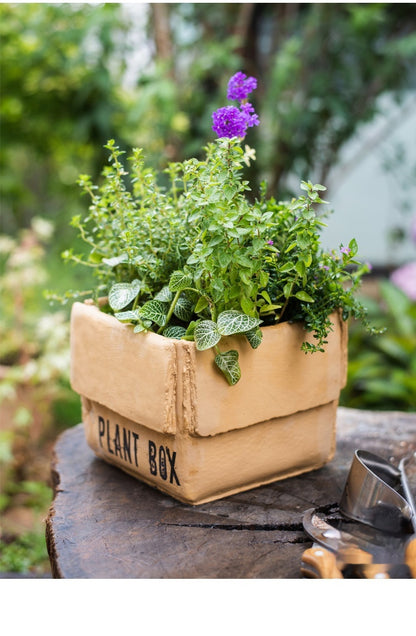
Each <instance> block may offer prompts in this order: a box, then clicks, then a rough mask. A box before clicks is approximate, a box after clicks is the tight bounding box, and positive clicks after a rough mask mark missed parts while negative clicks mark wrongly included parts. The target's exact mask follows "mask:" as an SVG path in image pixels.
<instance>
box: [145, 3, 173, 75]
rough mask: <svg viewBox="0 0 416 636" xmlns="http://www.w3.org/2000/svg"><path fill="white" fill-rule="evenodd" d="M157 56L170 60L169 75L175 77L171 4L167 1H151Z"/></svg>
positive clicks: (159, 58) (160, 58) (166, 60)
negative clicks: (170, 21)
mask: <svg viewBox="0 0 416 636" xmlns="http://www.w3.org/2000/svg"><path fill="white" fill-rule="evenodd" d="M150 6H151V9H152V18H153V28H154V40H155V45H156V58H157V59H158V60H161V61H163V62H168V66H169V75H170V76H171V77H172V78H173V76H174V66H173V45H172V37H171V32H170V24H169V6H168V4H167V3H166V2H160V3H155V2H152V3H151V5H150Z"/></svg>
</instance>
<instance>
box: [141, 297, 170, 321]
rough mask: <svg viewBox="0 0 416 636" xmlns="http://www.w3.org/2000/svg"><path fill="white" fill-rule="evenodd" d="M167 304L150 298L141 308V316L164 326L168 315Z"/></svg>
mask: <svg viewBox="0 0 416 636" xmlns="http://www.w3.org/2000/svg"><path fill="white" fill-rule="evenodd" d="M167 313H168V310H167V305H166V304H165V303H161V302H160V300H149V301H148V302H147V303H145V304H144V305H143V307H141V309H140V317H141V318H147V319H148V320H152V321H153V322H155V323H156V324H157V325H159V327H164V326H165V324H166V317H167Z"/></svg>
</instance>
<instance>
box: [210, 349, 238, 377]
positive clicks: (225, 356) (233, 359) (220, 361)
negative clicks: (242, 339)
mask: <svg viewBox="0 0 416 636" xmlns="http://www.w3.org/2000/svg"><path fill="white" fill-rule="evenodd" d="M215 364H216V365H217V367H218V368H219V369H220V371H222V372H223V374H224V375H225V377H226V378H227V382H228V384H230V385H231V386H232V385H233V384H237V382H238V381H239V379H240V378H241V369H240V365H239V364H238V351H235V350H234V349H231V350H230V351H225V352H224V353H218V354H217V355H216V356H215Z"/></svg>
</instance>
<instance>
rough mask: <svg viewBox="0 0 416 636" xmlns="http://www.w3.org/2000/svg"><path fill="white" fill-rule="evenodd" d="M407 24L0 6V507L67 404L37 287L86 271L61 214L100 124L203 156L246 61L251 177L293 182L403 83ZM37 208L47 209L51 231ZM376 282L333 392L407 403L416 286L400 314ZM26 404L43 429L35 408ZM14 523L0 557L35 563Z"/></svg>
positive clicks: (57, 344) (59, 351) (312, 175)
mask: <svg viewBox="0 0 416 636" xmlns="http://www.w3.org/2000/svg"><path fill="white" fill-rule="evenodd" d="M415 26H416V8H415V6H414V5H412V4H400V3H370V4H354V3H353V4H339V3H335V4H334V3H329V4H328V3H325V4H319V3H318V4H316V3H291V4H286V3H270V4H266V3H244V4H241V3H223V4H216V5H215V11H213V10H212V5H211V4H205V3H172V4H164V3H158V4H154V5H146V4H141V3H139V4H136V5H132V4H123V3H121V4H113V3H108V4H96V5H92V4H72V3H63V4H47V3H45V4H41V3H23V4H11V3H10V4H7V3H2V4H1V5H0V38H1V56H0V77H1V93H2V99H1V105H0V118H1V154H0V175H1V176H0V188H1V233H2V234H3V237H2V239H1V249H0V266H1V268H2V269H1V286H2V290H1V291H2V300H1V302H2V307H1V311H2V316H1V330H2V332H1V356H0V365H1V369H2V384H1V387H2V388H1V399H2V404H1V408H2V414H3V415H2V425H1V428H0V433H1V444H0V461H1V462H2V465H1V469H2V473H3V475H5V479H3V484H2V498H1V504H2V510H3V513H4V518H6V517H7V515H8V514H9V512H11V511H12V510H13V508H14V507H16V506H17V504H19V505H20V504H22V505H23V507H24V506H26V504H27V502H28V501H29V500H30V498H31V497H32V501H33V496H34V495H33V494H29V493H28V490H29V491H30V489H31V488H32V487H31V486H27V483H29V484H31V483H32V484H35V486H34V488H35V490H36V488H37V486H36V484H40V483H43V480H44V476H43V473H42V470H40V472H38V473H36V472H34V473H30V471H29V473H28V472H27V467H28V466H29V464H30V462H31V460H30V461H29V459H28V457H33V453H34V452H35V449H36V448H39V446H38V445H39V444H41V440H42V444H44V443H46V441H47V440H48V439H49V438H50V437H53V434H56V432H57V431H58V430H59V427H60V426H62V422H64V425H69V424H73V423H76V422H77V421H78V418H79V411H78V410H77V407H76V406H75V405H74V402H73V397H71V395H70V392H68V393H67V392H66V391H67V389H68V387H67V378H66V374H65V364H62V361H64V360H65V359H66V358H65V356H66V355H67V344H65V342H66V340H65V328H66V327H65V320H66V318H65V314H64V315H63V316H64V317H63V318H62V314H59V316H61V317H59V316H58V317H56V316H55V311H54V310H53V311H52V309H51V308H49V307H48V306H47V305H46V304H45V300H44V298H43V297H42V293H41V289H42V288H43V287H48V288H52V289H56V290H57V291H58V292H59V291H64V290H65V289H67V288H70V287H73V288H76V289H80V288H83V287H85V288H87V287H86V286H87V285H88V280H85V277H87V275H86V274H85V273H84V272H83V271H82V270H79V271H78V270H77V269H72V268H68V267H66V268H64V267H63V265H62V263H61V258H60V253H61V252H62V250H64V249H66V248H67V247H68V245H71V246H73V247H74V251H75V252H76V251H77V244H76V240H75V235H76V232H75V230H73V229H69V228H68V226H69V220H70V219H71V218H72V217H73V216H74V215H76V214H83V213H84V212H85V209H86V205H87V203H86V200H85V199H83V198H82V197H81V196H80V190H79V187H78V186H77V185H76V180H77V178H78V175H79V174H82V173H83V174H90V175H91V176H92V179H93V180H94V181H96V180H97V179H98V177H99V173H100V171H101V168H102V165H104V164H105V162H106V160H107V153H106V151H105V149H104V145H105V144H106V143H107V141H108V140H109V139H111V138H114V139H115V140H116V142H117V145H119V146H120V147H121V148H122V149H126V150H130V149H131V148H132V147H143V148H144V150H145V155H146V162H147V163H151V164H153V165H154V166H155V167H157V168H163V167H164V166H165V165H166V163H167V162H168V161H172V160H179V161H180V160H184V159H186V158H188V157H190V156H197V157H200V156H201V154H200V153H201V148H202V147H203V146H204V145H205V143H206V142H207V141H209V140H211V139H213V137H214V134H213V133H212V131H211V112H212V111H213V110H214V109H216V108H218V107H219V106H221V105H223V96H224V94H225V92H226V83H227V81H228V78H229V77H230V75H232V74H233V73H235V72H236V71H237V70H240V69H241V70H244V71H245V72H247V73H248V74H250V75H254V76H256V77H257V78H258V80H259V88H258V90H257V91H256V100H255V107H256V111H257V112H258V113H259V116H260V119H261V122H262V125H261V126H260V127H258V129H255V130H254V129H253V130H251V131H250V133H249V135H248V138H247V141H248V143H249V144H250V145H251V146H253V147H255V148H256V150H257V161H256V162H255V163H254V164H253V165H252V167H251V168H250V175H249V177H250V178H251V179H252V180H253V182H254V184H259V183H260V181H261V180H262V179H266V180H267V181H268V184H269V190H270V194H274V195H275V196H277V197H278V198H283V197H286V195H287V194H289V193H290V194H291V184H292V177H293V175H295V183H296V186H297V184H298V183H299V181H300V180H301V179H305V180H308V179H311V180H312V181H314V182H320V183H324V184H325V185H329V186H330V184H327V183H326V176H327V174H328V170H329V167H330V166H332V165H333V164H334V163H336V161H337V158H338V156H339V152H340V149H341V148H342V147H343V145H344V144H345V142H346V141H347V140H349V139H350V138H351V137H352V135H353V134H354V133H355V132H356V131H357V130H358V129H359V126H360V124H362V123H363V122H366V121H369V120H371V118H372V117H373V116H374V114H375V113H376V110H377V98H378V97H379V96H380V95H383V94H385V93H390V94H394V95H395V96H396V98H397V99H398V100H400V98H401V95H402V93H403V91H408V90H409V89H411V90H414V87H415V68H416V65H415V60H416V29H415ZM328 199H329V200H331V191H330V190H329V192H328ZM35 217H36V218H37V217H41V218H42V219H43V220H45V219H46V220H47V221H48V222H50V223H52V225H53V228H52V229H53V233H50V235H49V237H47V236H45V234H43V236H41V235H42V231H41V230H42V225H39V222H38V224H37V226H36V222H35V224H34V219H35ZM43 229H45V226H43ZM39 232H40V234H39ZM352 234H353V228H352ZM87 278H88V277H87ZM386 289H387V288H384V287H383V288H382V294H381V295H380V294H378V296H377V299H376V301H375V303H374V304H373V305H371V308H372V311H374V312H375V314H377V316H380V321H381V322H384V323H385V321H386V320H387V323H388V324H387V326H388V328H389V331H388V335H386V336H385V337H383V339H382V338H380V339H377V340H372V341H371V343H370V342H367V340H366V339H365V336H364V335H363V333H362V331H360V330H358V331H354V328H353V332H352V338H351V348H350V384H349V387H347V390H346V393H345V399H344V403H346V404H348V405H353V406H358V407H370V408H381V407H382V406H387V407H388V408H400V409H405V410H406V409H408V410H411V409H413V410H414V408H415V405H414V402H412V399H409V396H410V395H411V393H412V391H413V388H412V387H414V376H415V369H414V364H413V365H412V363H410V362H409V360H410V353H409V351H410V349H409V346H411V343H412V341H411V339H410V335H409V333H408V331H406V329H407V327H406V328H404V327H403V320H404V321H405V323H406V324H410V323H409V321H412V320H413V321H414V303H412V302H409V301H408V300H407V301H406V302H407V303H408V305H406V306H405V302H404V300H403V299H402V300H403V302H402V303H401V304H400V306H402V307H403V310H404V315H405V316H407V318H404V319H400V320H399V319H398V315H397V312H396V311H395V306H399V305H395V302H392V301H391V298H392V295H391V294H393V293H395V292H391V291H390V292H387V291H386ZM396 301H397V299H396ZM66 309H68V308H66ZM59 311H61V308H59ZM48 315H49V318H48ZM66 317H67V313H66ZM44 318H45V320H44ZM61 318H62V321H61ZM47 319H49V323H48V321H47ZM60 321H61V322H60ZM406 321H407V322H406ZM48 324H49V327H48V328H49V332H48V331H47V325H48ZM413 325H414V322H413ZM41 326H43V328H44V329H46V331H45V332H44V337H43V339H42V337H39V334H38V333H37V330H38V329H40V328H41ZM48 333H49V336H48V335H47V334H48ZM50 334H54V335H55V336H56V337H54V338H51V337H50ZM59 335H61V336H62V337H59ZM375 343H377V344H375ZM28 365H29V366H28ZM58 368H59V369H60V371H59V378H60V379H59V380H58V379H57V378H58V376H57V375H56V373H58V371H57V369H58ZM383 374H384V375H383ZM393 375H394V381H393V382H390V379H391V377H393ZM386 383H389V387H390V391H389V392H388V393H386V392H385V390H384V389H383V387H384V388H385V387H386ZM412 383H413V384H412ZM28 387H29V388H28ZM22 391H23V392H26V393H27V391H28V392H29V393H30V399H29V401H28V402H23V401H22V397H21V395H22ZM413 395H414V392H413ZM13 396H17V402H13V399H14V398H13ZM25 399H26V398H25ZM13 404H14V406H13ZM22 407H24V408H23V410H22ZM39 412H40V413H42V414H43V416H41V417H40V419H39V420H37V421H39V422H40V423H41V429H40V430H38V429H36V426H35V425H34V422H33V417H34V414H35V413H39ZM5 413H8V415H7V418H6V416H5V415H4V414H5ZM65 416H66V419H65ZM36 417H37V416H36ZM42 423H43V428H42ZM35 430H37V433H36V435H38V434H39V437H36V436H35V438H33V431H35ZM42 448H43V447H42ZM39 488H40V491H39V492H38V495H39V496H38V501H40V502H42V501H44V492H43V491H42V486H40V487H39ZM32 489H33V488H32ZM35 499H36V497H35ZM39 505H40V504H39ZM26 507H27V506H26ZM29 507H30V506H29ZM32 509H33V506H32ZM27 530H28V529H27V528H26V531H27ZM30 530H31V529H30V528H29V531H30ZM16 533H17V534H19V533H20V535H22V530H21V528H20V529H19V528H17V529H16V526H13V527H12V525H10V526H9V527H8V528H6V527H5V526H4V525H3V527H2V543H0V569H6V570H7V569H19V568H20V569H22V568H23V569H27V568H28V567H33V568H34V567H35V565H34V564H35V563H38V562H39V554H38V553H37V552H36V550H37V548H35V547H34V549H33V552H34V554H33V559H32V560H31V558H29V560H27V559H26V556H27V554H28V551H29V555H30V547H29V548H28V546H30V545H33V546H36V545H37V544H36V542H35V543H33V541H25V540H24V539H23V540H21V541H20V543H19V544H18V545H17V544H16V543H14V542H13V537H14V536H15V535H16ZM22 536H25V535H24V533H23V535H22ZM11 546H12V547H11ZM35 552H36V554H35ZM19 564H20V565H19Z"/></svg>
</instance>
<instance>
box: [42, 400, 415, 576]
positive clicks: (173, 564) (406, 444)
mask: <svg viewBox="0 0 416 636" xmlns="http://www.w3.org/2000/svg"><path fill="white" fill-rule="evenodd" d="M359 448H360V449H364V450H368V451H371V452H373V453H376V454H378V455H381V456H382V457H384V458H385V459H389V460H390V461H392V462H393V463H395V464H396V465H397V463H398V462H399V460H400V459H401V458H402V457H407V456H409V455H411V454H412V453H413V454H414V453H416V415H415V414H406V413H398V412H394V413H393V412H369V411H358V410H355V409H346V408H339V409H338V418H337V451H336V455H335V458H334V460H333V461H332V462H330V463H329V464H327V465H326V466H324V467H323V468H321V469H319V470H316V471H313V472H310V473H306V474H304V475H300V476H298V477H292V478H290V479H286V480H283V481H278V482H275V483H273V484H270V485H267V486H262V487H259V488H256V489H254V490H251V491H247V492H244V493H240V494H237V495H233V496H230V497H227V498H225V499H221V500H218V501H215V502H211V503H206V504H202V505H200V506H190V505H186V504H183V503H180V502H177V501H175V500H174V499H172V498H171V497H169V496H168V495H164V494H162V493H160V492H159V491H157V490H155V489H153V488H151V487H150V486H147V485H146V484H144V483H141V482H140V481H137V480H135V479H134V478H133V477H130V476H129V475H127V474H125V473H123V472H122V471H121V470H119V469H117V468H115V467H113V466H110V465H108V464H106V463H104V462H103V461H102V460H100V459H97V458H96V457H95V455H94V453H93V452H92V451H91V450H90V449H89V447H88V446H87V444H86V442H85V439H84V431H83V425H82V424H80V425H78V426H76V427H75V428H72V429H69V430H67V431H66V432H64V433H63V434H62V435H61V437H60V438H59V439H58V441H57V443H56V446H55V459H54V465H53V469H52V475H53V480H54V485H55V497H54V501H53V503H52V505H51V508H50V511H49V515H48V519H47V522H46V539H47V545H48V550H49V555H50V560H51V567H52V573H53V576H54V577H55V578H91V579H98V578H99V579H105V578H114V579H117V578H158V579H162V578H170V579H175V578H176V579H180V578H197V579H203V578H235V579H247V578H253V579H254V578H293V579H296V578H301V573H300V562H301V558H302V553H303V552H304V550H306V549H307V548H309V547H311V545H312V542H311V541H310V539H309V538H308V537H307V535H306V534H305V532H304V530H303V526H302V516H303V513H304V511H305V510H307V509H308V508H316V507H318V506H322V505H325V504H331V503H338V502H339V500H340V497H341V494H342V491H343V489H344V485H345V480H346V478H347V475H348V471H349V468H350V466H351V462H352V459H353V454H354V451H355V450H357V449H359ZM406 473H407V477H408V481H409V485H410V488H411V490H412V492H413V493H416V456H415V455H414V456H413V459H412V460H411V461H410V462H409V463H408V465H407V468H406Z"/></svg>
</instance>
